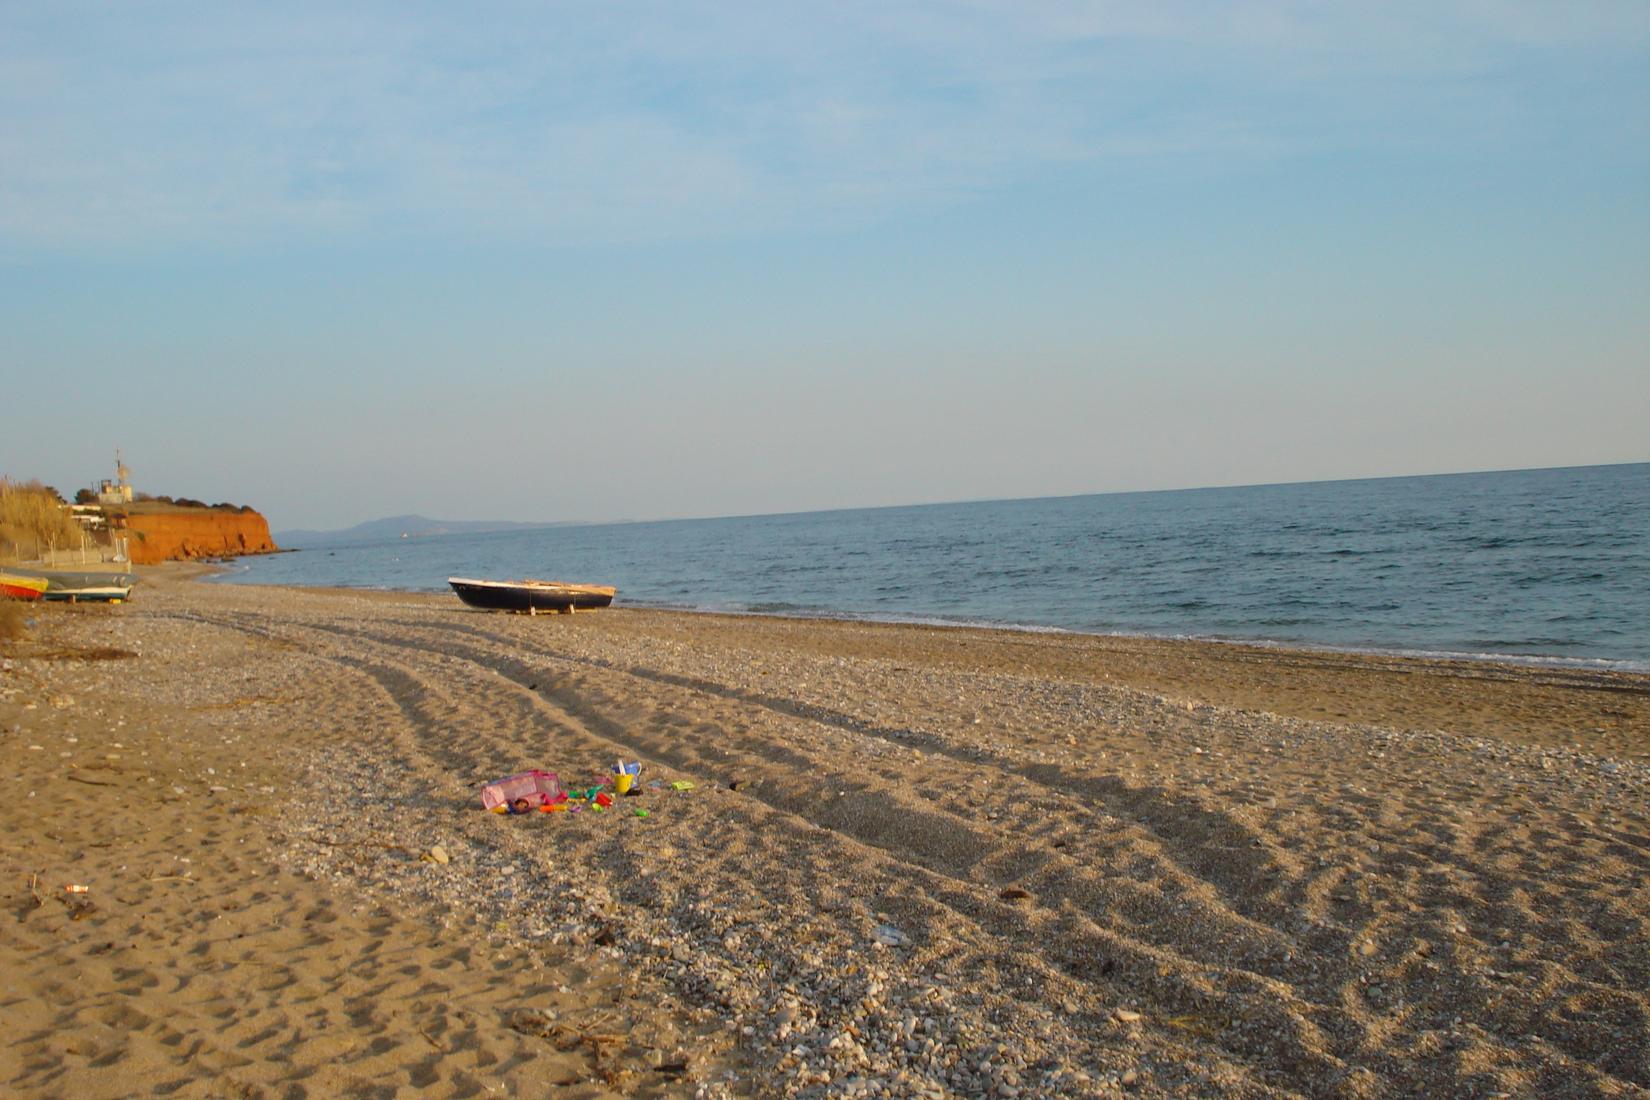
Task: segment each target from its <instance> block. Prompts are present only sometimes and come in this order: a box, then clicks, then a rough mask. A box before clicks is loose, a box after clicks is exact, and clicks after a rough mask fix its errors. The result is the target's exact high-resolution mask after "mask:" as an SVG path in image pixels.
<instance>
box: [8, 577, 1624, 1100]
mask: <svg viewBox="0 0 1650 1100" xmlns="http://www.w3.org/2000/svg"><path fill="white" fill-rule="evenodd" d="M193 572H196V571H192V570H191V569H190V568H187V567H159V568H155V569H146V570H142V571H140V577H141V583H140V587H139V588H138V590H137V591H136V593H135V596H136V598H135V599H134V600H133V602H131V603H130V604H127V605H123V606H116V607H102V606H73V607H69V606H54V607H43V608H38V609H36V611H35V612H34V614H36V616H37V619H38V625H37V627H36V629H34V630H32V631H30V632H29V634H28V637H27V638H26V639H25V640H24V641H22V642H19V643H14V644H12V645H10V646H9V647H8V648H6V649H5V650H4V660H5V665H4V670H3V672H0V761H3V767H0V784H3V786H0V815H3V817H0V881H3V882H4V891H5V894H4V911H3V912H0V924H3V925H4V927H5V929H6V933H5V935H4V936H0V967H3V968H4V971H5V973H6V975H7V981H6V984H5V989H4V991H3V992H0V1028H3V1029H4V1033H5V1035H6V1042H5V1045H4V1047H3V1053H0V1089H4V1091H5V1092H7V1093H8V1094H10V1095H20V1096H65V1097H68V1096H74V1097H103V1096H108V1097H113V1096H125V1095H134V1094H150V1093H155V1094H164V1095H176V1096H268V1097H288V1096H291V1097H298V1096H308V1097H324V1096H356V1095H359V1096H380V1095H384V1096H388V1095H396V1094H398V1093H405V1094H408V1095H411V1094H413V1093H414V1092H418V1093H419V1094H428V1095H434V1096H489V1095H505V1094H511V1095H533V1096H540V1095H554V1096H568V1097H585V1096H636V1095H640V1096H647V1095H661V1096H696V1095H703V1096H723V1095H733V1096H747V1095H748V1096H779V1095H818V1096H853V1095H884V1096H897V1097H906V1096H924V1095H929V1096H952V1095H957V1096H985V1095H994V1096H1079V1097H1081V1096H1111V1095H1130V1096H1181V1097H1197V1096H1213V1095H1221V1096H1254V1097H1261V1096H1290V1095H1299V1096H1312V1097H1319V1096H1323V1097H1330V1096H1333V1097H1381V1096H1411V1095H1415V1096H1420V1095H1427V1096H1492V1095H1496V1094H1504V1095H1509V1096H1632V1095H1642V1094H1643V1093H1644V1091H1645V1090H1646V1089H1650V993H1647V992H1646V991H1647V990H1650V935H1647V931H1650V930H1647V928H1646V916H1647V914H1650V885H1647V882H1650V873H1647V872H1650V809H1647V802H1646V794H1647V791H1650V677H1646V676H1642V675H1634V674H1626V673H1607V672H1596V671H1578V670H1567V669H1552V668H1525V667H1513V666H1506V665H1496V664H1489V663H1479V662H1439V661H1424V660H1413V659H1404V658H1396V657H1390V658H1389V657H1362V656H1349V655H1340V654H1323V653H1308V652H1300V651H1289V650H1280V649H1266V648H1254V647H1240V646H1222V645H1204V644H1195V643H1184V642H1166V641H1149V640H1135V639H1117V638H1095V637H1084V636H1075V635H1059V634H1020V633H1010V632H994V631H985V630H962V629H933V628H926V627H919V626H889V625H871V624H860V623H840V622H827V621H798V620H787V619H768V618H739V617H721V616H712V615H700V614H685V613H669V612H657V611H639V610H626V609H613V610H609V611H603V612H598V613H594V614H588V615H583V614H581V615H575V616H554V617H534V618H526V617H519V616H505V615H496V614H487V613H482V612H476V611H472V610H469V609H467V608H464V607H463V606H462V605H460V604H459V603H458V601H457V600H456V599H453V598H452V597H449V596H426V595H407V594H393V593H359V592H339V591H309V590H280V589H270V588H256V587H239V586H236V587H231V586H218V585H210V584H204V583H200V582H199V581H198V580H194V579H192V573H193ZM621 758H622V759H625V760H640V761H641V764H642V770H641V782H640V788H639V789H640V790H641V791H642V794H641V795H640V796H638V797H635V798H623V799H619V800H618V801H617V803H616V805H615V806H614V807H613V808H612V809H611V810H608V811H606V812H604V813H600V814H598V813H592V812H588V811H586V812H582V813H577V814H573V813H557V814H537V813H534V814H528V815H522V816H511V817H498V816H494V815H490V814H486V813H484V812H482V811H481V809H480V806H479V801H478V799H477V797H476V795H477V790H478V787H479V786H480V784H482V783H484V782H485V781H487V780H489V779H492V778H495V777H498V776H501V775H505V774H508V773H511V772H515V771H519V770H523V769H525V768H528V767H543V768H547V769H549V770H552V771H556V772H558V773H559V774H560V775H561V776H562V777H563V778H564V780H566V781H568V782H569V783H588V782H591V781H593V777H595V776H597V775H599V774H603V773H605V772H607V771H608V770H609V769H610V768H611V767H612V765H613V763H614V762H615V761H616V760H619V759H621ZM673 784H680V785H691V786H690V787H689V788H688V789H680V790H679V789H676V788H675V787H674V786H673ZM638 810H645V811H646V816H640V815H639V814H638V813H637V812H636V811H638ZM71 885H73V886H84V887H85V888H86V889H85V890H84V891H83V892H73V893H71V892H67V891H66V889H65V888H66V887H68V886H71Z"/></svg>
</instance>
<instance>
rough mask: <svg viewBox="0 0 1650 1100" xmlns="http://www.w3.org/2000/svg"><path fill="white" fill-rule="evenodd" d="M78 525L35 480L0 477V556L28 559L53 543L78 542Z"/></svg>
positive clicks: (76, 544)
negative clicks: (13, 479) (24, 480)
mask: <svg viewBox="0 0 1650 1100" xmlns="http://www.w3.org/2000/svg"><path fill="white" fill-rule="evenodd" d="M80 538H81V533H80V527H79V525H77V524H76V523H75V521H74V520H73V519H70V518H69V513H68V511H67V510H66V509H65V508H64V507H63V505H62V504H61V503H59V501H58V500H57V498H56V496H55V495H53V494H52V493H51V491H50V490H48V489H47V488H46V487H45V486H44V485H42V484H40V482H38V481H26V482H20V481H12V480H11V479H10V478H3V477H0V558H10V559H12V560H17V561H32V560H34V559H36V558H38V557H40V554H41V551H43V550H48V549H50V548H51V547H53V546H57V547H68V546H79V545H80Z"/></svg>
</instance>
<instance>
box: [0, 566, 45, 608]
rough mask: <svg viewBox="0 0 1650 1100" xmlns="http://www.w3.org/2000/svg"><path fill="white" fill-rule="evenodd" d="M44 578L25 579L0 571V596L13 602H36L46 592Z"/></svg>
mask: <svg viewBox="0 0 1650 1100" xmlns="http://www.w3.org/2000/svg"><path fill="white" fill-rule="evenodd" d="M46 584H47V581H46V578H45V577H26V576H24V575H22V574H21V573H7V572H6V571H5V570H3V569H0V596H7V597H10V598H11V599H14V600H38V599H39V598H40V597H41V596H43V595H45V592H46Z"/></svg>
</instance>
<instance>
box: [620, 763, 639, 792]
mask: <svg viewBox="0 0 1650 1100" xmlns="http://www.w3.org/2000/svg"><path fill="white" fill-rule="evenodd" d="M641 774H642V762H641V761H640V760H633V761H631V762H630V763H629V764H626V763H625V762H624V761H623V760H621V761H619V762H618V763H617V764H615V765H613V789H614V790H615V791H618V792H619V793H620V794H629V793H630V788H631V787H632V786H634V785H635V783H636V777H637V776H639V775H641Z"/></svg>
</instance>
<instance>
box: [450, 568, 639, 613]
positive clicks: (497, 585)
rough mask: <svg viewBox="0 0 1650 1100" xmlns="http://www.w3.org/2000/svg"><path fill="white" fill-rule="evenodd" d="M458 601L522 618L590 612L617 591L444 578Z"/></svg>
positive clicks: (551, 583) (586, 586) (594, 586)
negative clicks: (511, 613)
mask: <svg viewBox="0 0 1650 1100" xmlns="http://www.w3.org/2000/svg"><path fill="white" fill-rule="evenodd" d="M447 583H448V584H450V585H452V588H453V591H454V592H455V593H457V594H458V598H459V599H461V600H463V601H464V602H465V603H467V604H469V605H470V606H471V607H475V608H480V609H481V610H483V611H513V612H516V613H517V614H523V615H538V614H566V613H569V612H573V611H593V610H595V609H596V608H598V607H606V606H608V605H609V604H611V603H612V602H613V597H614V596H615V595H616V594H617V592H618V590H617V589H615V588H610V587H608V586H606V585H597V584H561V583H559V582H555V581H483V580H472V579H470V578H467V577H448V578H447Z"/></svg>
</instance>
